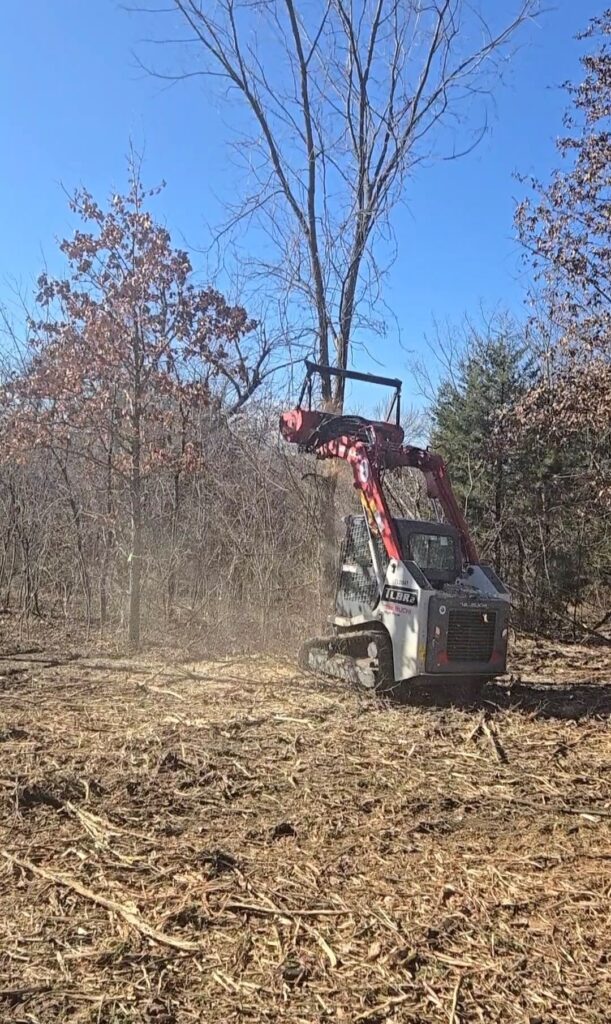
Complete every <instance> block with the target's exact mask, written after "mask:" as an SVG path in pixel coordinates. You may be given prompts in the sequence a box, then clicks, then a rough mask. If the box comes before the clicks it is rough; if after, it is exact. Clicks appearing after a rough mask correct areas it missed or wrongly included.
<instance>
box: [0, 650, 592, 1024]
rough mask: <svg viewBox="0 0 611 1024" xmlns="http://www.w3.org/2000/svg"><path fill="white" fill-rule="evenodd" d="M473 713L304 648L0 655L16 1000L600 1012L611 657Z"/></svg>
mask: <svg viewBox="0 0 611 1024" xmlns="http://www.w3.org/2000/svg"><path fill="white" fill-rule="evenodd" d="M514 662H515V663H514V672H519V673H520V675H521V677H522V678H521V680H520V681H518V680H516V679H515V678H514V680H513V681H512V682H508V683H507V685H504V686H490V687H488V689H487V691H486V694H485V700H484V701H483V702H482V704H481V706H480V707H478V708H477V709H462V710H461V709H457V708H453V707H445V708H437V709H432V708H417V707H391V706H388V705H384V704H383V703H381V702H379V701H376V700H375V699H371V698H369V697H368V696H363V695H361V694H357V693H355V692H351V691H350V690H349V689H348V688H346V687H344V686H343V685H341V684H339V683H338V684H335V683H333V682H332V681H327V680H325V681H317V680H316V679H313V678H307V677H305V676H303V675H301V674H298V673H297V672H296V670H295V668H294V667H293V666H292V665H291V664H290V663H288V662H281V661H273V660H270V659H264V658H255V659H250V660H249V659H240V660H236V661H233V662H230V661H223V662H217V663H190V664H188V665H179V664H178V663H172V664H170V663H167V662H162V661H159V662H153V661H150V662H147V661H145V660H141V661H123V662H122V661H120V660H113V659H110V658H108V657H97V658H96V657H85V656H81V657H78V658H73V659H69V658H67V656H66V655H65V653H61V652H59V651H58V652H57V653H56V654H54V652H53V650H52V649H45V650H41V651H38V652H32V651H29V652H28V651H26V650H25V645H24V647H22V648H21V650H20V649H18V648H17V649H14V650H13V651H12V652H10V653H9V654H5V656H4V657H3V659H2V660H1V661H0V800H1V802H2V816H1V819H0V820H1V831H0V893H1V896H2V906H3V914H2V920H1V922H0V1019H1V1020H2V1021H7V1022H8V1021H10V1022H23V1024H25V1022H28V1024H56V1022H57V1024H59V1022H67V1021H70V1022H74V1024H77V1022H79V1024H80V1022H88V1024H94V1022H96V1024H145V1022H146V1024H149V1022H150V1024H195V1022H198V1024H200V1022H206V1024H227V1022H232V1021H235V1022H237V1021H247V1020H251V1021H255V1022H265V1021H274V1022H275V1021H282V1022H283V1024H284V1022H287V1024H288V1022H290V1024H315V1022H316V1024H318V1022H320V1024H323V1022H334V1021H337V1022H345V1024H356V1022H363V1024H382V1022H386V1024H408V1022H409V1024H426V1022H431V1024H433V1022H435V1024H438V1022H444V1024H467V1022H481V1024H492V1022H503V1024H569V1022H574V1024H594V1022H596V1024H603V1022H605V1021H608V1020H609V1007H610V1006H611V924H610V918H609V904H610V897H611V842H610V838H611V783H610V771H609V769H610V767H611V738H610V735H609V726H608V716H609V714H610V713H611V657H610V656H609V654H605V653H604V652H603V653H602V654H601V652H600V650H599V649H594V648H585V647H584V648H565V649H560V650H558V649H556V650H551V649H546V648H545V647H543V646H542V645H540V644H539V645H533V644H532V643H531V644H530V645H526V644H523V645H522V648H521V649H520V650H519V651H518V653H517V654H516V655H515V656H514Z"/></svg>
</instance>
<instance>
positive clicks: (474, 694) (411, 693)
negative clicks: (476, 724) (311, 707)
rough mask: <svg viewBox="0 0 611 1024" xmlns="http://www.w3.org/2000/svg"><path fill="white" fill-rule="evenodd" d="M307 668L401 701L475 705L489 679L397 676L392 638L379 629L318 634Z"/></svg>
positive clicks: (302, 659)
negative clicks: (408, 677) (396, 677)
mask: <svg viewBox="0 0 611 1024" xmlns="http://www.w3.org/2000/svg"><path fill="white" fill-rule="evenodd" d="M298 661H299V667H300V668H301V669H302V670H303V671H304V672H311V673H313V674H315V675H322V676H327V677H329V678H332V679H341V680H342V681H343V682H347V683H349V684H350V685H352V686H356V687H358V688H362V689H365V690H369V691H371V692H375V693H376V694H377V695H379V696H381V697H386V698H388V699H390V700H396V701H399V702H401V703H409V702H411V701H414V702H420V701H422V702H426V703H431V702H435V703H437V702H440V703H455V704H470V703H475V702H477V700H478V699H479V698H480V696H481V692H482V689H483V687H484V685H485V684H486V682H487V681H488V680H487V678H486V677H485V676H477V677H473V676H454V677H447V678H444V677H435V678H432V677H427V676H415V677H413V678H411V679H403V680H395V678H394V670H393V653H392V644H391V641H390V637H389V636H388V634H387V633H386V632H385V630H383V629H375V628H373V627H369V628H363V629H350V630H345V631H342V632H339V633H336V634H333V635H331V636H326V637H314V638H313V639H311V640H307V641H306V642H305V643H304V644H303V645H302V647H301V649H300V651H299V656H298Z"/></svg>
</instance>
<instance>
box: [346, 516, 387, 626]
mask: <svg viewBox="0 0 611 1024" xmlns="http://www.w3.org/2000/svg"><path fill="white" fill-rule="evenodd" d="M344 563H347V564H348V565H349V566H350V568H349V569H346V568H344ZM379 596H380V594H379V588H378V582H377V579H376V577H375V575H374V574H373V569H372V564H371V551H370V549H369V530H368V529H367V523H366V522H365V517H364V516H350V517H349V519H348V522H347V531H346V537H345V540H344V543H343V545H342V551H341V555H340V567H339V581H338V590H337V603H336V607H337V612H338V614H340V615H357V614H361V613H363V612H365V611H368V610H370V609H371V608H373V606H374V605H375V604H376V602H377V600H378V597H379Z"/></svg>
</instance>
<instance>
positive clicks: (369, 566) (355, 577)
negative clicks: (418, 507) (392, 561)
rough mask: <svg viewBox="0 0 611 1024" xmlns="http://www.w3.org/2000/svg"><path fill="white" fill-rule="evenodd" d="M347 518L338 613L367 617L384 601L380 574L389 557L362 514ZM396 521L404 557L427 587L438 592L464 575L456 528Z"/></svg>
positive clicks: (414, 573)
mask: <svg viewBox="0 0 611 1024" xmlns="http://www.w3.org/2000/svg"><path fill="white" fill-rule="evenodd" d="M344 522H345V525H346V534H345V537H344V541H343V544H342V547H341V552H340V558H339V576H338V582H337V592H336V600H335V611H336V615H338V616H339V617H340V618H344V619H354V618H355V617H365V618H368V617H371V615H372V614H373V609H374V608H375V606H376V605H377V603H378V601H379V599H380V593H381V585H380V582H379V577H381V578H382V579H383V578H384V577H385V575H386V570H387V568H388V555H387V554H386V551H385V549H384V546H383V544H382V542H381V540H380V538H379V536H378V535H377V534H372V533H370V531H369V527H368V525H367V522H366V520H365V517H364V516H347V517H346V518H345V520H344ZM395 525H396V527H397V532H398V534H399V539H400V542H401V548H402V552H403V561H404V563H406V564H407V566H408V568H409V569H410V570H411V572H412V575H413V576H414V577H415V578H416V579H417V582H418V583H419V585H420V586H422V587H423V588H424V589H425V590H429V589H433V590H439V589H441V588H442V587H444V586H445V585H446V584H448V583H453V582H454V581H455V580H456V579H457V577H458V576H460V574H461V571H462V557H461V548H460V539H459V535H458V531H457V530H456V529H455V528H454V527H453V526H449V525H448V524H446V523H432V522H426V521H425V520H419V519H395ZM372 554H373V556H374V558H375V563H376V564H374V559H373V558H372ZM376 570H377V571H376ZM418 577H419V578H418Z"/></svg>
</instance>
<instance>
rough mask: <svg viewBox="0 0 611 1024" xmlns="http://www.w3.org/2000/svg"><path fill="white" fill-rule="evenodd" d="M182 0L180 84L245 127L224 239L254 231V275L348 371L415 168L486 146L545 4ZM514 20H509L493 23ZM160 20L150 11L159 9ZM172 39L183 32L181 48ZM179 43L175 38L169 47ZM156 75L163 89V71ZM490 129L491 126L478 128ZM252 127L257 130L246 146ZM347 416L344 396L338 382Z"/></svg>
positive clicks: (336, 392) (330, 387)
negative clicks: (197, 86) (205, 88)
mask: <svg viewBox="0 0 611 1024" xmlns="http://www.w3.org/2000/svg"><path fill="white" fill-rule="evenodd" d="M482 6H483V7H484V8H485V9H487V12H486V10H484V11H480V10H478V8H477V4H476V3H475V4H474V3H472V2H467V0H170V2H169V4H168V3H164V5H163V8H162V9H163V11H164V12H165V14H166V15H167V16H168V17H169V18H171V19H176V18H178V19H180V21H181V22H182V30H183V35H184V29H185V28H186V30H187V37H186V39H185V38H183V39H182V40H181V44H182V45H183V46H184V49H183V51H182V53H183V56H184V60H183V57H179V58H178V59H179V60H183V63H181V65H180V67H177V66H176V65H173V66H172V71H171V73H168V75H167V77H169V78H186V77H192V76H193V75H196V76H198V75H202V76H209V78H210V82H211V88H215V89H216V90H217V91H218V90H219V89H220V90H222V91H223V93H224V95H225V96H226V98H227V99H228V101H229V102H232V101H235V100H236V98H237V101H238V106H237V108H236V107H234V108H232V111H233V114H234V115H235V116H232V122H233V124H234V125H235V124H239V126H240V127H239V128H237V129H236V130H237V131H238V135H239V138H238V141H237V146H236V149H237V151H238V153H239V154H240V157H241V158H242V159H243V160H244V161H245V175H244V192H243V194H242V195H241V196H240V197H239V199H238V201H237V202H229V203H228V204H227V206H228V214H229V216H228V221H227V223H226V225H225V233H224V234H223V237H224V238H226V232H227V231H228V230H229V229H231V228H235V227H236V226H239V229H240V233H241V235H243V234H244V231H245V229H247V228H248V227H252V228H253V229H254V232H255V234H254V236H252V237H253V244H251V253H252V249H253V248H254V249H256V250H258V251H260V252H261V253H262V255H261V256H259V257H257V258H255V259H253V257H252V255H250V256H249V263H250V268H251V270H252V272H253V273H254V274H255V275H259V276H261V277H263V278H265V287H266V290H267V291H268V293H269V292H270V291H273V290H276V291H278V292H279V293H281V294H282V295H289V296H290V300H291V304H292V309H293V314H294V317H295V318H296V320H298V321H299V323H300V325H301V326H302V325H303V323H304V321H305V322H307V323H308V325H309V328H310V345H311V348H312V349H313V350H314V351H315V352H316V354H317V355H318V357H319V359H320V362H322V363H324V364H331V365H335V366H337V367H339V368H346V366H347V365H348V363H349V361H350V356H351V346H352V345H353V344H354V340H355V335H356V334H357V332H358V329H359V327H363V326H365V325H367V326H369V327H370V328H371V327H372V326H373V325H374V323H373V320H372V317H373V315H374V311H375V309H376V300H378V299H379V298H380V272H381V268H383V265H384V262H385V261H386V262H387V263H388V261H389V259H390V258H391V257H392V249H393V246H392V244H389V241H390V240H391V239H392V235H391V234H389V232H390V229H391V227H392V224H391V213H392V211H393V209H394V208H395V207H396V205H397V203H398V201H400V200H401V199H402V198H403V197H404V195H405V186H406V182H407V180H408V178H409V177H410V175H411V174H412V172H413V171H414V170H415V168H416V166H417V165H418V164H420V163H421V162H422V161H423V160H424V159H426V158H428V157H430V156H432V155H433V153H434V152H435V151H436V152H438V153H439V152H440V151H443V152H444V153H445V155H450V156H457V155H459V153H460V151H461V150H462V151H463V152H464V151H465V150H468V149H470V148H471V147H472V146H473V145H474V144H475V143H476V141H477V139H478V138H479V137H481V134H482V131H483V128H482V123H481V121H479V120H477V119H478V118H479V115H480V114H481V115H483V113H484V109H485V103H484V107H482V105H481V103H480V104H476V109H477V113H474V110H475V108H474V106H473V99H474V97H476V96H480V97H481V96H482V94H484V93H486V92H487V91H489V90H490V88H491V86H492V85H493V82H494V79H495V78H496V77H498V74H499V71H500V65H501V64H502V63H503V62H504V61H505V60H506V59H507V58H508V56H509V54H510V44H511V42H512V40H513V39H514V36H515V33H516V30H518V29H519V28H520V26H522V24H523V23H524V22H525V21H526V20H527V19H529V18H531V17H532V15H533V14H534V13H535V8H536V6H537V0H516V3H515V8H514V11H513V13H512V14H511V15H508V14H507V9H508V8H510V7H511V4H503V5H498V4H496V3H494V2H492V0H484V2H483V4H482ZM499 6H502V8H503V13H502V15H501V17H499V14H498V11H496V13H495V8H498V7H499ZM149 10H150V8H149ZM172 35H174V33H172ZM164 38H165V39H167V40H168V41H169V38H170V34H169V33H166V34H164V36H163V37H162V40H161V41H163V39H164ZM154 70H155V73H157V74H164V72H163V71H162V69H161V68H160V67H159V65H158V63H157V64H156V66H155V68H154ZM476 120H477V125H476V124H475V121H476ZM242 128H243V129H244V130H243V131H242ZM322 397H323V399H324V400H325V401H326V402H327V403H329V405H330V406H332V407H334V408H335V409H341V408H342V405H343V400H344V382H343V381H342V380H341V379H336V380H335V381H333V380H332V379H331V378H330V377H329V376H327V377H326V379H324V380H323V382H322Z"/></svg>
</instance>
